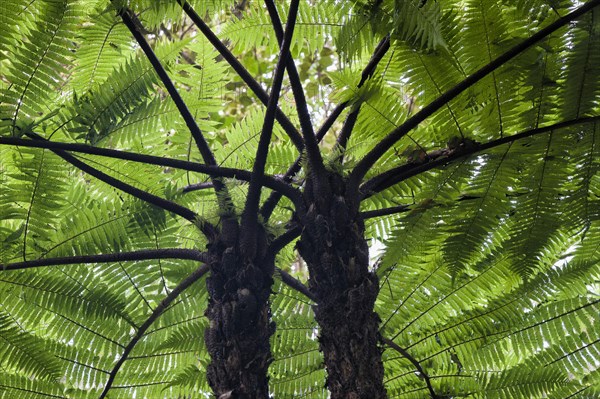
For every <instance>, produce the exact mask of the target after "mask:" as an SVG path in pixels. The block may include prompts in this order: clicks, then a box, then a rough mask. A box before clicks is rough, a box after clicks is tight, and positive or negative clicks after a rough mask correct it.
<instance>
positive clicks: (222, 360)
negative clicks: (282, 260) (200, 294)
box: [205, 220, 274, 399]
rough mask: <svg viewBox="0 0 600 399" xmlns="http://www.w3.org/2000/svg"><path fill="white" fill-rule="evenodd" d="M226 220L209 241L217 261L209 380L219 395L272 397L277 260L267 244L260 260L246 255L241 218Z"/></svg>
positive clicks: (211, 287) (211, 288)
mask: <svg viewBox="0 0 600 399" xmlns="http://www.w3.org/2000/svg"><path fill="white" fill-rule="evenodd" d="M225 223H226V224H228V228H225V226H224V228H223V230H222V231H221V233H220V235H219V237H218V238H217V239H216V240H214V241H213V242H212V243H211V245H210V246H209V253H210V254H211V255H212V257H213V259H214V261H213V262H212V264H211V265H210V267H211V274H210V277H209V278H208V279H207V289H208V293H209V300H208V308H207V310H206V313H205V314H206V316H207V317H208V319H209V323H210V324H209V327H208V328H207V330H206V334H205V341H206V347H207V349H208V352H209V353H210V356H211V363H210V364H209V366H208V369H207V377H208V382H209V384H210V386H211V388H212V390H213V393H214V394H215V396H216V397H217V398H220V399H228V398H231V399H233V398H235V399H250V398H269V385H268V382H269V378H268V374H267V371H268V368H269V364H270V363H271V348H270V345H269V338H270V336H271V334H273V331H274V324H273V323H272V322H271V310H270V307H269V302H268V300H269V295H270V293H271V286H272V284H273V279H272V276H273V268H274V263H273V261H272V260H267V259H265V251H264V250H263V249H262V248H261V250H260V251H259V255H258V256H257V258H258V259H256V260H252V261H250V260H246V259H244V258H243V257H242V256H241V255H240V251H239V248H238V245H237V244H238V242H237V241H238V233H237V230H238V229H237V222H235V221H233V220H229V221H225ZM261 234H262V235H263V236H264V231H261ZM260 241H262V242H264V243H265V244H266V240H259V242H260Z"/></svg>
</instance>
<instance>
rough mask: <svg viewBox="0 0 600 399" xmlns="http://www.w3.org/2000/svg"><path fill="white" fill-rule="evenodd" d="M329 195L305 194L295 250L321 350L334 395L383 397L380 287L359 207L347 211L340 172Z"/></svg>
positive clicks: (339, 397) (363, 398)
mask: <svg viewBox="0 0 600 399" xmlns="http://www.w3.org/2000/svg"><path fill="white" fill-rule="evenodd" d="M330 181H331V185H330V189H331V198H330V199H329V200H328V199H327V198H323V197H324V196H323V195H322V193H320V195H318V196H317V195H315V197H317V198H311V194H312V193H311V192H310V191H307V192H306V193H305V200H306V202H307V208H308V212H307V214H306V216H305V220H303V224H304V226H305V228H304V230H303V232H302V236H301V238H300V241H299V242H298V250H299V251H300V254H301V255H302V257H303V259H304V260H305V261H306V263H307V265H308V269H309V272H310V279H309V287H310V289H311V291H312V292H313V293H314V294H315V295H316V297H317V301H318V305H317V306H316V307H315V309H314V311H315V317H316V320H317V322H318V324H319V329H320V331H319V343H320V349H321V351H322V352H323V355H324V358H325V365H326V367H327V374H328V376H327V387H328V388H329V390H330V392H331V398H332V399H380V398H386V397H387V396H386V391H385V388H384V385H383V363H382V361H381V349H380V347H379V322H380V319H379V316H378V315H377V314H376V313H375V312H374V311H373V308H374V304H375V299H376V297H377V294H378V292H379V283H378V278H377V276H376V275H375V274H374V273H372V272H370V271H369V249H368V244H367V242H366V240H365V238H364V224H363V222H362V220H361V219H360V217H359V215H358V212H357V211H356V210H355V211H353V212H352V211H350V209H349V208H350V207H349V206H347V205H346V200H345V199H344V197H343V194H344V185H343V182H342V179H341V178H340V177H339V176H335V175H333V176H330Z"/></svg>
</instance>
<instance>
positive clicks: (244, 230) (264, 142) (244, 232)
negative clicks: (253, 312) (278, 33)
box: [240, 0, 300, 258]
mask: <svg viewBox="0 0 600 399" xmlns="http://www.w3.org/2000/svg"><path fill="white" fill-rule="evenodd" d="M299 3H300V0H292V3H291V5H290V11H289V18H288V21H287V24H286V28H285V34H284V37H283V43H282V45H281V51H280V52H279V60H278V62H277V65H276V67H275V73H274V76H273V87H272V88H271V94H270V96H269V102H268V104H267V112H266V115H265V120H264V124H263V128H262V131H261V134H260V138H259V141H258V149H257V150H256V159H255V161H254V166H253V168H252V179H251V180H250V187H249V188H248V196H247V197H246V205H245V206H244V212H243V213H242V223H241V237H240V247H241V248H242V253H244V255H245V256H247V257H248V258H253V257H254V253H255V252H256V226H257V223H258V210H259V201H260V192H261V188H262V185H263V182H262V181H263V177H264V173H265V165H266V163H267V155H268V153H269V145H270V143H271V135H272V132H273V125H274V123H275V110H276V109H277V102H278V101H279V94H280V91H281V85H282V83H283V74H284V71H285V65H286V63H287V60H288V58H289V56H290V46H291V41H292V36H293V34H294V27H295V25H296V16H297V14H298V6H299Z"/></svg>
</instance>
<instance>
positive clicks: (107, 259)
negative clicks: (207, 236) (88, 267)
mask: <svg viewBox="0 0 600 399" xmlns="http://www.w3.org/2000/svg"><path fill="white" fill-rule="evenodd" d="M150 259H189V260H197V261H200V262H207V260H208V259H207V256H206V255H205V254H204V253H202V252H200V251H197V250H195V249H185V248H163V249H144V250H140V251H132V252H118V253H112V254H97V255H79V256H65V257H60V258H42V259H35V260H29V261H25V262H17V263H9V264H6V265H1V264H0V271H9V270H21V269H32V268H36V267H44V266H57V265H75V264H82V263H111V262H129V261H137V260H150Z"/></svg>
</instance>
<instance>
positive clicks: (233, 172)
mask: <svg viewBox="0 0 600 399" xmlns="http://www.w3.org/2000/svg"><path fill="white" fill-rule="evenodd" d="M37 137H41V136H37ZM0 145H14V146H21V147H34V148H46V149H50V150H65V151H72V152H80V153H84V154H91V155H99V156H103V157H108V158H113V159H123V160H127V161H133V162H140V163H145V164H150V165H157V166H164V167H170V168H176V169H183V170H187V171H190V172H198V173H203V174H207V175H209V176H213V177H229V178H233V179H238V180H242V181H247V182H249V181H250V178H251V177H252V173H251V172H249V171H247V170H242V169H234V168H226V167H222V166H208V165H203V164H200V163H196V162H190V161H183V160H179V159H173V158H165V157H157V156H154V155H145V154H138V153H134V152H127V151H120V150H112V149H108V148H100V147H94V146H91V145H87V144H78V143H59V142H56V141H50V140H28V139H21V138H14V137H0ZM263 184H264V185H265V187H268V188H270V189H271V190H274V191H276V192H279V193H281V194H283V195H285V196H287V197H288V198H290V199H291V200H292V202H293V203H294V204H296V203H297V202H298V201H300V192H299V191H298V190H296V189H294V188H293V187H292V186H291V185H290V184H287V183H285V182H284V181H283V180H281V179H277V178H275V177H273V176H268V175H267V176H265V177H264V181H263ZM211 187H212V186H211Z"/></svg>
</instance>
